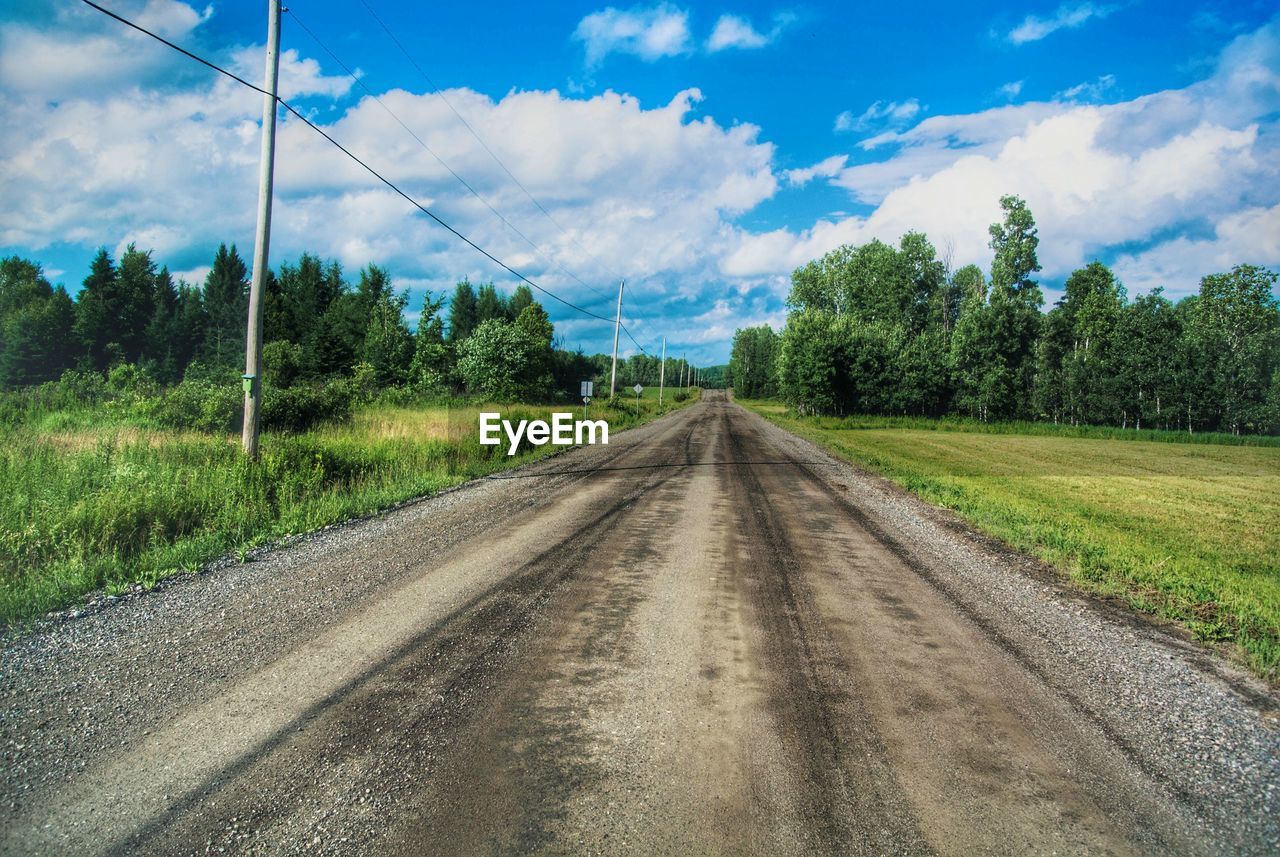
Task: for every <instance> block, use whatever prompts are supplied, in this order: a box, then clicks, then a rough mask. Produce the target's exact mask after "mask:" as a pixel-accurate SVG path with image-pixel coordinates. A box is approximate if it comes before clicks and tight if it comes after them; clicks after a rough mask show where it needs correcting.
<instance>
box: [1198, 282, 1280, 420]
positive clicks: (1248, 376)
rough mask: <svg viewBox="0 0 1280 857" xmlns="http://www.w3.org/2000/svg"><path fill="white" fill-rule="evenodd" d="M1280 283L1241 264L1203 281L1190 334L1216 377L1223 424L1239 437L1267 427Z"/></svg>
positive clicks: (1278, 329) (1279, 321) (1279, 322)
mask: <svg viewBox="0 0 1280 857" xmlns="http://www.w3.org/2000/svg"><path fill="white" fill-rule="evenodd" d="M1276 278H1277V275H1276V274H1275V273H1274V272H1272V271H1269V270H1267V269H1265V268H1259V267H1256V266H1254V265H1237V266H1236V267H1234V268H1232V269H1231V272H1230V273H1226V274H1211V275H1210V276H1207V277H1205V278H1204V279H1203V280H1201V281H1200V295H1199V300H1198V301H1197V303H1196V305H1195V312H1194V313H1193V315H1192V319H1191V328H1190V333H1191V335H1192V336H1193V337H1194V338H1195V339H1196V340H1198V344H1199V345H1200V347H1201V348H1202V349H1203V352H1204V356H1205V358H1206V360H1207V363H1208V367H1209V371H1210V372H1211V376H1212V384H1213V387H1214V389H1215V390H1216V391H1217V395H1218V401H1219V408H1218V410H1219V423H1220V425H1221V426H1222V428H1224V429H1226V430H1228V431H1231V432H1233V433H1235V434H1239V433H1240V431H1241V430H1242V429H1246V428H1250V429H1252V428H1256V427H1257V426H1258V425H1259V424H1261V423H1263V422H1265V412H1266V398H1267V393H1268V391H1269V388H1270V386H1271V375H1272V372H1274V371H1275V369H1276V365H1275V363H1276V349H1277V336H1278V334H1280V309H1277V302H1276V299H1275V297H1274V296H1273V295H1272V290H1273V289H1274V288H1275V284H1276Z"/></svg>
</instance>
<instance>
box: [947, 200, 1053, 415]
mask: <svg viewBox="0 0 1280 857" xmlns="http://www.w3.org/2000/svg"><path fill="white" fill-rule="evenodd" d="M1000 207H1001V209H1003V211H1004V213H1005V216H1004V221H1003V222H1001V223H993V224H991V228H990V230H989V231H990V234H991V243H990V246H991V249H992V250H993V251H995V257H994V259H993V260H992V263H991V290H990V294H989V296H988V299H987V310H986V313H985V314H984V315H986V316H988V318H987V319H986V321H987V324H986V325H985V326H984V327H983V331H984V333H985V335H986V336H988V337H991V339H992V342H993V344H994V345H995V347H996V352H995V354H994V355H992V359H991V361H990V364H989V365H990V368H989V369H988V370H987V371H986V372H985V378H984V379H983V384H984V387H985V390H986V392H985V395H984V397H985V398H986V403H985V405H984V408H985V409H986V410H987V412H988V413H989V414H990V415H991V416H994V417H996V418H999V419H1009V418H1014V417H1019V416H1026V415H1029V413H1030V410H1031V387H1032V381H1033V379H1034V377H1035V346H1036V338H1037V336H1038V335H1039V332H1040V305H1041V304H1042V303H1043V302H1044V296H1043V295H1042V294H1041V292H1040V286H1039V285H1038V284H1037V283H1036V281H1035V280H1033V279H1031V275H1032V274H1034V273H1035V272H1036V271H1039V270H1040V262H1039V261H1038V259H1037V258H1036V248H1037V247H1038V246H1039V244H1040V239H1039V237H1038V236H1037V230H1036V223H1035V218H1034V217H1032V215H1031V210H1030V209H1029V208H1027V204H1026V203H1025V202H1023V201H1022V200H1021V199H1019V198H1018V197H1016V196H1005V197H1001V199H1000ZM956 333H957V334H959V329H958V327H957V331H956Z"/></svg>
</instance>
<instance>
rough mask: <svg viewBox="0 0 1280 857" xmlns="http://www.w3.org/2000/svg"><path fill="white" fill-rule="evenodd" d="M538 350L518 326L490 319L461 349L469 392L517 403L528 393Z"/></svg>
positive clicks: (462, 371) (460, 366)
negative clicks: (530, 367)
mask: <svg viewBox="0 0 1280 857" xmlns="http://www.w3.org/2000/svg"><path fill="white" fill-rule="evenodd" d="M535 346H536V343H534V342H533V340H532V339H531V338H530V337H529V335H528V334H527V333H525V332H524V331H523V330H521V329H520V328H519V327H517V326H516V325H514V324H512V323H511V322H507V321H502V320H501V319H496V318H491V319H489V320H488V321H484V322H481V323H480V325H479V326H478V327H477V328H476V329H475V332H474V333H472V334H471V336H469V337H467V339H466V341H464V342H463V343H462V344H461V345H460V346H459V349H458V354H459V358H458V372H459V374H461V375H462V378H463V380H464V381H465V382H466V385H467V389H468V390H469V391H470V392H472V393H475V394H477V395H480V396H484V397H485V398H487V399H490V400H493V401H506V402H509V401H515V400H517V399H520V398H521V397H522V396H524V395H525V394H526V392H527V391H526V389H525V383H526V382H527V379H528V370H529V364H530V361H531V358H532V352H533V350H534V348H535Z"/></svg>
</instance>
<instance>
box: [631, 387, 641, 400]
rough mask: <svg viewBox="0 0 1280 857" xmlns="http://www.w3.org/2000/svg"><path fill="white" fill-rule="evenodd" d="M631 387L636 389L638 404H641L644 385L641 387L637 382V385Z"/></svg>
mask: <svg viewBox="0 0 1280 857" xmlns="http://www.w3.org/2000/svg"><path fill="white" fill-rule="evenodd" d="M631 389H633V390H635V391H636V404H639V403H640V394H641V393H643V392H644V387H641V386H640V385H639V384H636V385H635V386H634V387H632V388H631Z"/></svg>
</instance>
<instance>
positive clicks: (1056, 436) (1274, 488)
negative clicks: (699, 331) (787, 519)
mask: <svg viewBox="0 0 1280 857" xmlns="http://www.w3.org/2000/svg"><path fill="white" fill-rule="evenodd" d="M739 403H740V404H742V405H745V406H746V407H748V408H750V409H752V410H754V411H756V412H757V413H759V414H761V415H762V416H764V417H765V418H766V419H769V420H770V421H772V422H774V423H776V424H778V425H780V426H782V427H783V428H786V429H787V430H789V431H792V432H794V433H796V434H798V435H800V436H802V437H805V438H808V439H809V440H812V441H814V442H816V443H819V444H821V445H822V446H824V447H826V448H827V449H830V450H831V451H833V452H835V453H836V454H838V455H840V456H842V457H844V458H846V459H848V460H850V461H854V462H856V463H858V464H860V465H863V466H864V467H866V468H868V469H869V470H872V471H875V472H877V473H880V474H882V475H884V476H886V477H888V478H889V479H891V480H892V481H894V482H896V483H897V484H899V485H901V486H902V487H904V488H906V489H908V490H910V491H912V492H914V493H915V494H917V495H919V496H920V497H922V498H923V499H925V500H927V501H928V502H930V503H933V504H934V505H938V506H942V507H944V508H947V509H950V510H952V511H954V512H955V513H957V514H958V515H960V516H961V517H963V518H964V519H966V520H967V521H969V522H970V523H971V524H973V525H974V526H975V527H977V528H978V529H979V530H981V531H983V532H985V533H987V534H989V535H992V536H995V537H997V538H999V539H1001V540H1003V541H1005V542H1007V543H1008V544H1010V545H1012V546H1014V547H1016V548H1018V549H1019V550H1022V551H1025V552H1028V553H1031V554H1033V555H1035V556H1037V557H1039V558H1041V559H1043V560H1045V561H1046V562H1048V563H1050V564H1052V565H1054V566H1056V567H1057V568H1059V569H1061V570H1062V571H1063V573H1064V574H1066V575H1067V576H1068V577H1070V578H1071V580H1073V581H1074V582H1075V583H1076V584H1078V585H1079V586H1081V587H1082V588H1084V589H1086V590H1088V591H1091V592H1095V593H1099V594H1103V595H1107V596H1114V597H1118V598H1121V599H1123V600H1124V601H1126V602H1127V603H1128V604H1129V605H1131V606H1132V607H1133V608H1135V609H1137V610H1140V611H1143V612H1146V613H1151V614H1155V615H1158V616H1162V617H1165V618H1169V619H1174V620H1177V621H1179V622H1181V623H1182V624H1184V625H1185V626H1186V627H1187V628H1189V629H1190V630H1191V631H1192V632H1193V633H1194V634H1195V635H1196V636H1197V637H1199V638H1200V639H1202V640H1206V641H1211V642H1219V643H1228V644H1230V645H1232V646H1233V647H1234V648H1235V650H1236V652H1237V653H1238V655H1239V656H1240V658H1241V659H1242V660H1243V661H1244V662H1245V663H1246V664H1248V666H1249V667H1250V668H1251V669H1252V670H1253V671H1254V672H1255V673H1256V674H1258V675H1259V676H1261V677H1263V678H1265V679H1268V680H1269V681H1271V682H1276V681H1277V680H1280V527H1277V525H1276V523H1277V521H1280V444H1278V443H1277V442H1276V441H1277V439H1276V438H1263V439H1258V438H1254V439H1252V443H1251V444H1250V445H1243V444H1241V443H1239V441H1240V440H1241V439H1236V438H1231V439H1230V440H1229V441H1228V442H1226V443H1205V442H1199V441H1197V442H1193V443H1186V442H1180V439H1178V438H1171V437H1161V436H1159V435H1162V434H1170V435H1175V434H1178V433H1175V432H1168V433H1157V432H1153V433H1144V434H1143V435H1139V436H1138V438H1137V439H1135V438H1134V437H1133V433H1132V432H1130V433H1129V434H1128V435H1127V436H1126V435H1123V434H1120V435H1117V434H1113V433H1112V432H1116V431H1118V430H1103V431H1097V430H1078V429H1073V428H1070V427H1062V428H1060V429H1059V430H1058V431H1057V432H1055V431H1054V430H1053V428H1052V427H1049V428H1046V427H1043V426H1041V427H1038V428H1037V429H1035V430H1034V431H1020V430H1019V429H1018V427H1017V426H986V427H981V428H974V427H965V426H962V425H959V424H956V423H954V422H944V421H935V422H934V424H932V425H931V424H930V421H927V420H915V419H913V420H894V419H890V418H879V417H855V418H841V419H835V418H821V417H796V416H795V415H793V414H791V413H789V412H788V411H787V409H786V408H785V407H784V406H782V405H781V404H778V403H776V402H761V401H741V400H740V401H739ZM1090 431H1094V432H1095V433H1093V434H1090ZM1147 434H1150V435H1154V436H1147ZM1183 437H1185V436H1183ZM1225 437H1227V438H1230V436H1225ZM1121 438H1124V439H1121ZM1171 441H1172V442H1171Z"/></svg>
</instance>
